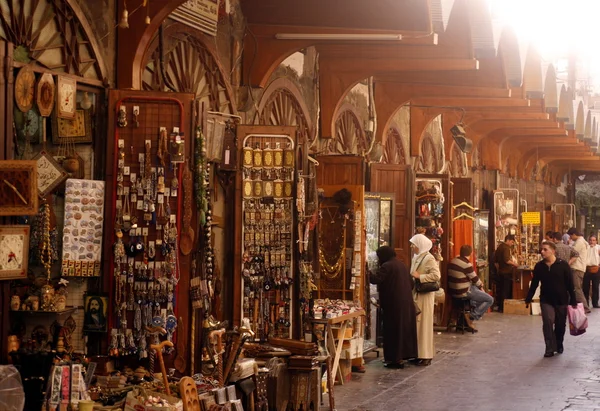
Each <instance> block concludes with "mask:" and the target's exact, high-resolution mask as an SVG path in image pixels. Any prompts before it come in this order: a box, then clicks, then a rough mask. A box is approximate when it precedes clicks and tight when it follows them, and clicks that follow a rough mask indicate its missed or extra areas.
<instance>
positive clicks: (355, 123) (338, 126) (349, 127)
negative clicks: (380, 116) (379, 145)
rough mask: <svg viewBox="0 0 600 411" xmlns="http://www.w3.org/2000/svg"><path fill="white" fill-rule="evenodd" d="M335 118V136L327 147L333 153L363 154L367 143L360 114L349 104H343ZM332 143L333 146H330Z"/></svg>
mask: <svg viewBox="0 0 600 411" xmlns="http://www.w3.org/2000/svg"><path fill="white" fill-rule="evenodd" d="M338 113H339V114H338V115H337V117H336V120H335V134H334V135H335V137H334V138H333V142H331V143H330V144H328V148H329V150H330V151H332V152H333V153H335V154H357V155H363V154H364V153H365V152H366V150H367V149H368V144H367V140H366V136H365V132H364V130H363V125H362V121H361V120H360V115H359V114H358V113H357V111H356V109H355V108H354V107H353V106H352V105H350V104H344V105H343V106H342V107H341V108H340V110H339V111H338ZM331 145H333V147H331Z"/></svg>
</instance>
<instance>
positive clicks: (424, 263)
mask: <svg viewBox="0 0 600 411" xmlns="http://www.w3.org/2000/svg"><path fill="white" fill-rule="evenodd" d="M410 243H411V248H412V250H413V254H414V256H413V259H412V263H411V266H410V275H412V276H413V277H414V279H415V283H416V285H415V291H414V293H415V301H416V303H417V306H418V307H419V309H420V310H421V315H419V316H418V317H417V343H418V348H419V357H418V362H417V365H422V366H427V365H429V364H431V360H432V359H433V354H434V353H435V348H434V345H433V307H434V303H435V289H439V283H440V280H441V275H440V268H439V264H438V262H437V261H436V259H435V257H434V256H433V255H432V254H431V253H430V252H429V251H430V250H431V248H432V247H433V243H432V242H431V240H430V239H429V238H427V237H425V236H424V235H423V234H417V235H415V236H413V237H412V238H411V239H410ZM419 283H420V284H419ZM431 283H437V284H431ZM423 284H425V285H423ZM417 290H421V292H419V291H417Z"/></svg>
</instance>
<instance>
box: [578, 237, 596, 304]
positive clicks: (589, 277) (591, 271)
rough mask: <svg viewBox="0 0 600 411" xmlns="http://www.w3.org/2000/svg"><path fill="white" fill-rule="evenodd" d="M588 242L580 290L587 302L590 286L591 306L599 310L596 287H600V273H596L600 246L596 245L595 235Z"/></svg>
mask: <svg viewBox="0 0 600 411" xmlns="http://www.w3.org/2000/svg"><path fill="white" fill-rule="evenodd" d="M588 242H589V244H590V247H589V248H588V252H587V259H586V268H585V274H584V275H583V284H582V286H581V289H582V290H583V295H584V296H585V299H586V300H587V301H588V302H589V300H590V284H591V287H592V296H591V297H592V305H593V306H594V308H600V305H598V297H599V295H598V286H600V272H598V268H599V267H598V266H600V245H598V238H597V237H596V236H595V235H591V236H590V237H589V238H588Z"/></svg>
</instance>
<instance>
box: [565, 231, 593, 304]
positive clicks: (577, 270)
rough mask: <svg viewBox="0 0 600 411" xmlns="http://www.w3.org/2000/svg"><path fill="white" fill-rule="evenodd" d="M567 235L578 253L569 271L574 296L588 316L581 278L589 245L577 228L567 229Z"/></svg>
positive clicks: (583, 273)
mask: <svg viewBox="0 0 600 411" xmlns="http://www.w3.org/2000/svg"><path fill="white" fill-rule="evenodd" d="M567 234H569V235H570V236H571V240H572V241H573V249H574V250H575V251H577V253H579V256H578V257H577V258H576V259H575V261H574V262H573V263H572V264H571V270H572V272H573V285H574V286H575V295H576V296H577V302H578V303H582V304H583V308H585V313H586V314H589V313H591V312H592V311H591V310H590V307H589V305H588V302H587V299H586V298H585V294H584V293H583V276H584V275H585V267H586V261H585V260H586V258H587V253H588V248H589V245H588V243H587V241H585V238H583V234H581V233H580V232H579V230H577V228H575V227H571V228H569V231H567Z"/></svg>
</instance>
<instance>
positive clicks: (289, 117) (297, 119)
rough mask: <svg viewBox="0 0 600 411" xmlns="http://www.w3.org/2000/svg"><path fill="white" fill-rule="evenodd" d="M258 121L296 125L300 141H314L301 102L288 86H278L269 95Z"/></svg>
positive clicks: (261, 122) (273, 124) (268, 123)
mask: <svg viewBox="0 0 600 411" xmlns="http://www.w3.org/2000/svg"><path fill="white" fill-rule="evenodd" d="M258 123H259V124H264V125H269V126H296V127H298V133H299V137H300V141H305V142H307V143H308V144H309V146H310V144H311V143H312V139H311V133H310V128H309V125H308V121H307V119H306V116H305V114H304V112H303V110H302V108H301V107H300V102H299V101H298V99H297V98H296V96H294V94H293V93H292V92H291V91H290V90H289V89H287V88H283V87H282V88H278V89H277V90H275V91H273V93H271V95H270V96H268V97H267V101H266V103H265V105H264V107H263V109H262V111H261V112H260V113H259V116H258Z"/></svg>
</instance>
